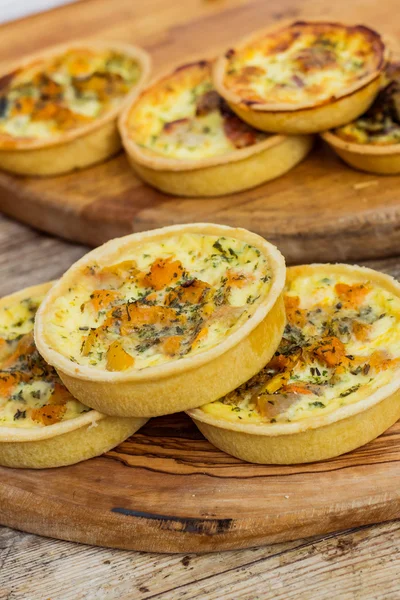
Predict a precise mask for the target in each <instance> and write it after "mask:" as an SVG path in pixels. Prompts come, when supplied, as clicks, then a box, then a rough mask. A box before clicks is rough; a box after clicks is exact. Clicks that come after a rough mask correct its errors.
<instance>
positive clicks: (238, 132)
mask: <svg viewBox="0 0 400 600" xmlns="http://www.w3.org/2000/svg"><path fill="white" fill-rule="evenodd" d="M223 119H224V122H223V128H224V133H225V135H226V137H227V138H228V139H229V140H230V141H231V142H232V144H233V145H234V146H235V148H239V149H240V148H247V146H252V145H253V144H255V143H256V141H257V132H256V130H255V129H253V128H252V127H250V125H247V123H245V122H244V121H241V120H240V119H239V118H238V117H237V116H236V115H234V114H233V113H230V112H229V113H228V112H225V111H224V113H223Z"/></svg>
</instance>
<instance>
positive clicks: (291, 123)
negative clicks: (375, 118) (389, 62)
mask: <svg viewBox="0 0 400 600" xmlns="http://www.w3.org/2000/svg"><path fill="white" fill-rule="evenodd" d="M309 32H311V33H313V32H315V33H316V34H318V35H321V34H325V33H326V32H328V33H329V35H332V36H334V35H335V34H336V33H335V32H337V34H338V35H342V34H343V32H344V34H345V36H347V38H348V39H350V38H351V36H359V37H360V36H363V38H364V41H365V44H366V45H367V47H368V50H367V52H366V55H367V58H368V60H369V65H367V66H366V67H365V68H364V69H363V68H361V67H360V69H359V73H358V76H357V73H355V75H354V77H353V79H352V80H351V79H350V80H349V81H343V85H342V86H341V87H339V88H338V89H335V90H334V91H332V93H328V90H326V93H325V94H324V89H323V87H322V94H321V93H319V94H317V95H316V96H315V98H313V97H312V93H309V94H308V97H307V95H305V97H304V98H301V97H300V98H299V99H298V101H296V102H293V100H292V99H290V97H289V95H288V97H287V100H286V101H285V100H283V101H281V100H280V99H279V94H278V95H277V97H276V98H274V97H273V96H272V97H271V94H268V93H265V96H262V94H255V95H254V96H253V98H251V97H250V94H249V93H248V91H247V90H245V92H241V91H240V87H239V86H238V85H236V86H235V85H227V81H226V77H227V73H228V70H229V66H230V63H231V58H232V56H233V57H235V55H237V54H239V55H240V54H241V53H242V54H243V53H245V51H246V49H247V50H248V49H249V48H250V47H251V48H252V50H253V51H254V48H256V47H257V45H258V44H261V45H262V44H263V43H264V42H265V39H266V38H267V39H268V37H269V36H271V40H273V43H274V44H276V50H274V49H272V52H273V53H274V52H276V53H278V54H279V53H280V52H283V53H284V52H285V51H286V50H287V49H288V48H289V51H290V45H291V44H292V42H293V39H294V40H295V42H296V43H298V38H299V37H300V39H301V36H302V35H306V34H307V33H309ZM288 36H289V37H290V40H288V39H287V38H288ZM291 36H293V39H292V37H291ZM347 38H346V39H347ZM274 40H275V41H274ZM305 49H306V50H309V48H305ZM303 51H304V49H303ZM321 52H322V54H321ZM321 52H320V53H319V54H318V56H313V54H312V53H311V55H308V54H306V55H304V54H303V55H302V56H301V59H302V61H303V63H304V72H305V78H307V76H308V71H312V70H314V71H317V72H318V69H319V71H320V72H321V70H322V71H323V69H324V68H325V66H328V68H329V61H330V60H332V56H329V55H328V53H329V52H330V50H327V49H326V48H325V49H323V50H321ZM338 56H340V53H338ZM306 58H307V61H308V62H307V64H306V63H305V60H306ZM297 59H298V57H296V60H297ZM386 59H387V51H386V48H385V45H384V43H383V41H382V40H381V38H380V36H379V34H377V33H376V32H375V31H373V30H371V29H369V28H367V27H363V26H350V25H343V24H340V23H327V22H321V21H312V20H308V21H299V22H292V23H286V24H285V25H283V24H282V23H281V24H280V25H278V26H274V27H272V28H267V29H263V30H261V31H258V32H256V33H254V34H253V35H251V36H250V37H248V38H246V39H245V40H243V41H242V42H240V43H239V44H238V45H237V46H236V48H234V49H231V50H229V51H228V52H226V53H225V54H224V55H223V56H221V57H220V58H219V59H218V60H217V62H216V64H215V68H214V85H215V87H216V89H217V91H218V92H219V93H220V94H221V96H223V97H224V98H225V99H226V100H227V102H228V104H229V105H230V107H231V108H232V110H234V111H235V112H236V114H237V115H238V116H239V117H240V118H241V119H243V120H244V121H246V122H247V123H249V124H250V125H252V126H253V127H256V128H258V129H261V130H263V131H271V132H275V133H285V134H305V133H317V132H320V131H325V130H327V129H331V128H332V127H338V126H339V125H342V124H344V123H348V122H349V121H351V120H353V119H354V118H356V117H357V116H359V115H360V114H362V113H363V112H365V110H366V109H367V108H368V107H369V106H370V104H371V103H372V101H373V99H374V98H375V96H376V94H377V92H378V90H379V86H380V81H381V73H382V71H383V69H384V67H385V64H386ZM251 62H252V61H251V60H250V63H251ZM324 62H325V63H326V64H324ZM252 68H258V67H252ZM355 71H357V69H355ZM294 73H295V75H294V77H297V78H298V74H297V73H298V71H297V69H295V70H294ZM228 75H229V73H228ZM253 76H254V75H252V77H253ZM255 78H257V75H255ZM260 79H261V77H260ZM264 79H265V74H264ZM242 81H243V80H242ZM296 81H297V80H296ZM246 85H247V80H246ZM293 85H294V84H293ZM322 86H323V84H322ZM278 87H279V86H278ZM298 87H299V88H300V89H303V88H304V82H301V85H300V84H299V85H298ZM305 87H306V89H307V85H306V86H305ZM235 88H236V89H235Z"/></svg>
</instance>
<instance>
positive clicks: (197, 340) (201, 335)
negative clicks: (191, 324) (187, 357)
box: [192, 327, 208, 348]
mask: <svg viewBox="0 0 400 600" xmlns="http://www.w3.org/2000/svg"><path fill="white" fill-rule="evenodd" d="M207 334H208V327H203V328H202V329H200V331H199V333H198V334H197V335H196V337H195V338H194V340H193V342H192V348H195V347H196V346H198V345H199V344H200V342H201V340H204V338H205V337H207Z"/></svg>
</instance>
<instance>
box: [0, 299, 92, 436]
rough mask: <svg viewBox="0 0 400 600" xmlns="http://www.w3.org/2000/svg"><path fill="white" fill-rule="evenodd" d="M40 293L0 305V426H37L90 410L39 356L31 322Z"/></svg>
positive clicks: (39, 300) (57, 421) (50, 423)
mask: <svg viewBox="0 0 400 600" xmlns="http://www.w3.org/2000/svg"><path fill="white" fill-rule="evenodd" d="M42 298H43V296H32V297H29V296H28V297H26V298H23V299H22V300H19V301H16V302H14V303H13V302H12V301H11V300H10V304H7V305H6V306H4V305H3V306H2V307H1V308H0V427H12V428H38V427H39V428H41V427H46V426H48V425H53V424H54V423H60V422H61V421H66V420H69V419H74V418H75V417H78V416H79V415H81V414H82V413H85V412H87V411H89V410H90V408H88V407H86V406H84V405H83V404H81V403H80V402H78V400H75V398H74V397H73V396H72V395H71V394H70V393H69V392H68V390H67V389H66V388H65V386H64V385H63V384H62V383H61V380H60V379H59V377H58V375H57V373H56V371H55V369H53V367H51V366H50V365H48V364H47V363H46V362H45V361H44V359H43V358H42V357H41V356H40V354H39V352H38V351H37V349H36V346H35V342H34V339H33V322H34V319H35V314H36V311H37V309H38V307H39V304H40V302H41V301H42Z"/></svg>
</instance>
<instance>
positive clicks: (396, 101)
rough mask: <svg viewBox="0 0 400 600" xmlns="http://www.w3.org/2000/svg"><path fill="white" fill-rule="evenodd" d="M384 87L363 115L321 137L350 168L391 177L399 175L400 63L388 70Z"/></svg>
mask: <svg viewBox="0 0 400 600" xmlns="http://www.w3.org/2000/svg"><path fill="white" fill-rule="evenodd" d="M385 83H386V85H385V87H384V88H383V89H382V90H381V91H380V92H379V94H378V96H377V98H376V99H375V102H374V103H373V105H372V106H371V107H370V108H369V109H368V110H367V112H366V113H365V114H363V115H362V116H361V117H359V118H358V119H356V120H355V121H352V122H351V123H348V124H347V125H343V126H342V127H338V128H337V129H334V130H332V131H327V132H326V133H323V134H322V137H323V139H324V140H325V141H326V142H327V143H328V144H329V145H330V146H331V147H332V148H333V149H334V150H335V152H336V153H337V154H338V155H339V156H340V157H341V158H342V159H343V160H344V161H345V162H347V163H348V164H349V165H351V166H352V167H355V168H356V169H361V170H362V171H369V172H371V173H380V174H386V175H390V174H396V173H400V62H393V63H391V64H390V65H389V66H388V68H387V70H386V81H385Z"/></svg>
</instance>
